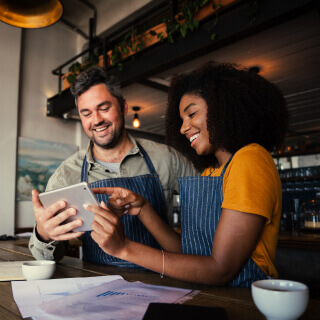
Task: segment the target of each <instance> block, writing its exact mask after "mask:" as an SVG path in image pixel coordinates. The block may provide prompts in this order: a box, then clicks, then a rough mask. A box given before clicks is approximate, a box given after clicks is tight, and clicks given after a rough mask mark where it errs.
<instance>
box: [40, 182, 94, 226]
mask: <svg viewBox="0 0 320 320" xmlns="http://www.w3.org/2000/svg"><path fill="white" fill-rule="evenodd" d="M39 199H40V201H41V203H42V205H43V206H44V207H45V208H48V207H49V206H51V205H52V204H54V203H56V202H58V201H61V200H63V201H65V202H66V204H67V206H66V207H65V208H63V209H62V210H61V211H64V210H66V209H67V208H74V209H76V210H77V214H76V215H74V216H72V217H70V218H68V219H67V220H66V221H65V222H64V223H67V222H70V221H73V220H77V219H80V220H82V221H83V224H82V226H80V227H77V228H75V229H73V231H74V232H78V231H90V230H92V228H91V224H92V222H93V215H94V213H92V212H90V211H88V210H86V209H84V208H83V205H84V204H88V205H89V204H93V205H97V206H98V205H99V202H98V200H97V199H96V197H95V195H94V193H93V192H92V191H91V189H90V186H89V184H88V183H87V182H81V183H78V184H74V185H72V186H68V187H64V188H60V189H56V190H52V191H48V192H43V193H40V194H39ZM61 211H59V212H61Z"/></svg>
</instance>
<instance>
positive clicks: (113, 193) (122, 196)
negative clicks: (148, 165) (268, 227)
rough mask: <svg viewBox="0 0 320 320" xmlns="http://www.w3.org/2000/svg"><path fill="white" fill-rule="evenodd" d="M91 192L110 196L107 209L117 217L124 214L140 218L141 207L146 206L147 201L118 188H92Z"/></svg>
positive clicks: (129, 191)
mask: <svg viewBox="0 0 320 320" xmlns="http://www.w3.org/2000/svg"><path fill="white" fill-rule="evenodd" d="M92 191H93V192H94V193H99V194H107V195H110V198H109V201H108V207H109V208H110V209H111V210H112V212H113V213H116V214H117V215H118V216H119V217H121V216H123V215H125V214H127V215H132V216H140V215H141V213H142V211H143V207H144V206H146V205H147V204H148V201H147V200H146V199H145V198H143V197H142V196H141V195H139V194H137V193H134V192H132V191H131V190H128V189H124V188H120V187H116V188H112V187H106V188H93V189H92Z"/></svg>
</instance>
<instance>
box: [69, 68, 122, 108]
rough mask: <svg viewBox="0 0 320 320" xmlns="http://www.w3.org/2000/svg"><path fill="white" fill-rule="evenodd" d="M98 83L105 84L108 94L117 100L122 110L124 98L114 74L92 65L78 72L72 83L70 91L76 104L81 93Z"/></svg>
mask: <svg viewBox="0 0 320 320" xmlns="http://www.w3.org/2000/svg"><path fill="white" fill-rule="evenodd" d="M100 83H104V84H105V85H106V87H107V89H108V91H109V92H110V94H111V95H112V96H113V97H115V98H116V99H117V100H118V102H119V104H120V107H121V110H122V111H123V108H124V99H123V96H122V93H121V87H120V82H119V80H118V79H117V78H116V77H114V76H110V75H108V73H107V72H106V71H105V70H104V69H103V68H100V67H92V68H90V69H88V70H86V71H84V72H82V73H80V75H79V76H78V77H77V79H76V80H75V82H74V83H73V84H72V86H71V88H70V91H71V93H72V95H73V96H74V98H75V103H76V106H78V98H79V96H80V95H81V94H82V93H84V92H86V91H88V90H89V89H90V88H91V87H93V86H95V85H97V84H100Z"/></svg>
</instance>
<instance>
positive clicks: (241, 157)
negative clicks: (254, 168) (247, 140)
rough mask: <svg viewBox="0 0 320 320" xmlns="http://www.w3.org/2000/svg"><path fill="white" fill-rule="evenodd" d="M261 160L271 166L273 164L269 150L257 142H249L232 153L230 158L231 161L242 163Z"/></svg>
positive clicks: (252, 162) (253, 162) (254, 162)
mask: <svg viewBox="0 0 320 320" xmlns="http://www.w3.org/2000/svg"><path fill="white" fill-rule="evenodd" d="M257 161H258V163H257ZM261 161H264V162H267V163H270V164H272V166H275V163H274V160H273V158H272V156H271V154H270V152H269V151H268V150H266V149H265V148H264V147H262V146H261V145H260V144H257V143H251V144H249V145H247V146H245V147H243V148H241V149H240V150H238V151H237V152H236V153H235V154H234V156H233V159H232V162H240V163H243V164H259V163H261Z"/></svg>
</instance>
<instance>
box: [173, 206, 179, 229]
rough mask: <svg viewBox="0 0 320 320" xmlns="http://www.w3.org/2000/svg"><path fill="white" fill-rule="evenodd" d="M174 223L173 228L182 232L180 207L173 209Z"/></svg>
mask: <svg viewBox="0 0 320 320" xmlns="http://www.w3.org/2000/svg"><path fill="white" fill-rule="evenodd" d="M172 216H173V223H172V228H173V230H175V231H177V232H180V231H181V225H180V209H179V208H178V207H174V208H173V215H172Z"/></svg>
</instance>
